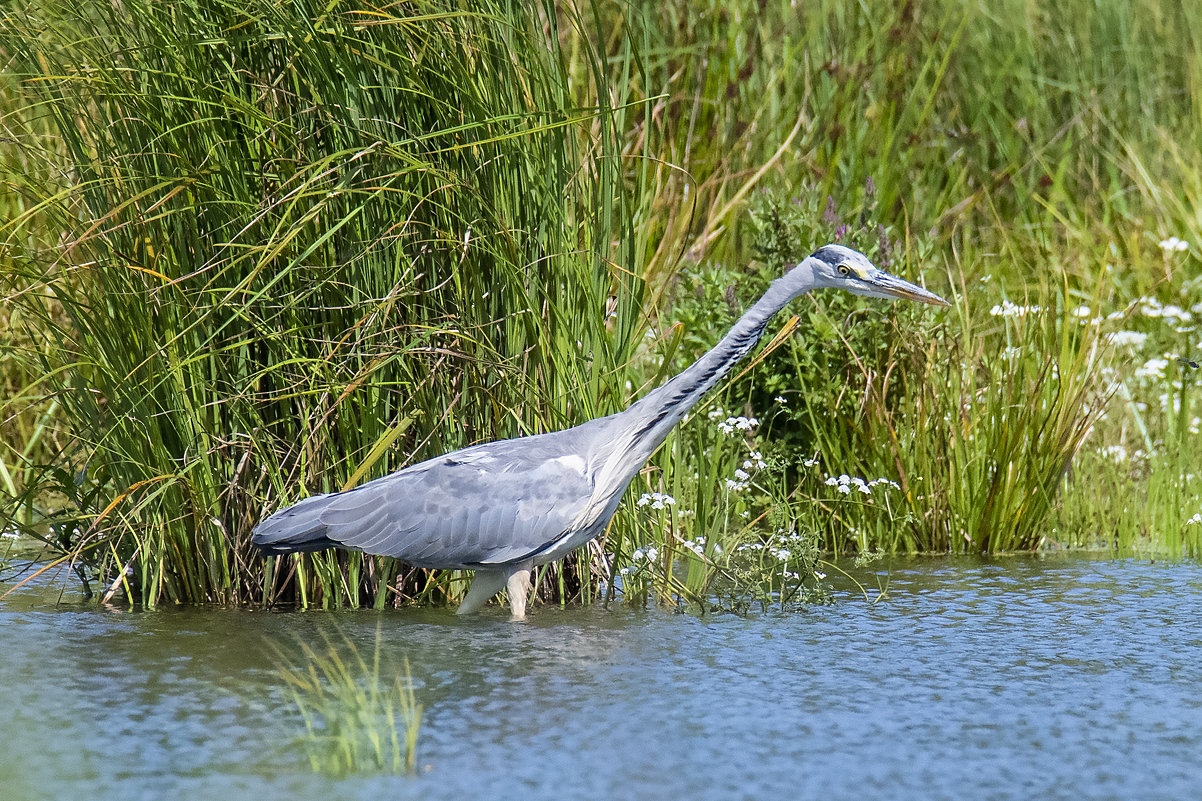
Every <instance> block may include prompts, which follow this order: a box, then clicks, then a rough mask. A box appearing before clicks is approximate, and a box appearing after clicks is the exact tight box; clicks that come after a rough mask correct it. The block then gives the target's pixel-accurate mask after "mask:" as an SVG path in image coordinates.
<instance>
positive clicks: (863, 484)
mask: <svg viewBox="0 0 1202 801" xmlns="http://www.w3.org/2000/svg"><path fill="white" fill-rule="evenodd" d="M878 484H888V485H889V486H891V487H893V488H894V489H896V490H900V489H901V487H900V486H898V484H897V482H896V481H891V480H890V479H887V478H874V479H873V480H872V481H865V480H864V479H862V478H859V477H858V476H849V475H847V474H846V473H844V474H843V475H841V476H838V477H835V476H827V477H826V485H827V486H828V487H835V488H837V489H838V490H839V492H841V493H843V494H844V495H847V494H848V493H849V492H851V491H852V489H853V488H855V489H857V490H859V491H860V492H862V493H863V494H865V495H871V494H872V488H873V487H875V486H877V485H878Z"/></svg>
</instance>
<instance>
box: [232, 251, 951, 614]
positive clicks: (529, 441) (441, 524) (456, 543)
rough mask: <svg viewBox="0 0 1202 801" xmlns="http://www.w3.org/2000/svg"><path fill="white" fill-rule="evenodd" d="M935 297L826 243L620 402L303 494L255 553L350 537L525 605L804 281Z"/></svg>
mask: <svg viewBox="0 0 1202 801" xmlns="http://www.w3.org/2000/svg"><path fill="white" fill-rule="evenodd" d="M828 288H832V289H844V290H847V291H848V292H853V293H855V294H857V295H866V296H868V297H873V298H905V299H907V300H914V301H918V302H921V303H930V304H934V305H940V306H948V305H950V304H949V303H948V302H947V301H946V300H944V299H943V298H941V297H939V296H938V295H935V294H934V293H931V292H928V291H927V290H926V289H923V288H922V287H920V286H917V285H915V284H911V283H909V282H908V281H903V280H902V279H900V278H897V277H895V276H893V275H890V274H889V273H887V272H885V271H883V270H880V269H878V268H877V267H875V266H873V264H872V263H871V262H870V261H869V260H868V259H867V258H866V257H865V256H864V255H863V254H862V253H859V252H857V251H855V250H852V249H851V248H847V247H843V246H842V245H825V246H824V247H821V248H819V249H818V250H816V251H815V252H814V253H813V254H811V255H809V256H807V257H806V258H805V259H803V260H802V261H801V262H800V263H798V264H797V265H796V266H795V267H793V269H791V270H789V271H788V272H787V273H785V274H784V275H783V276H781V277H780V278H777V279H776V280H775V281H773V282H772V284H771V285H770V286H769V287H768V290H767V291H766V292H765V293H764V295H763V296H762V297H761V298H760V299H759V300H758V301H756V303H755V304H754V305H753V306H752V307H751V308H750V309H748V310H747V312H746V313H745V314H744V315H743V316H742V317H740V318H739V320H738V321H737V322H736V323H735V324H734V326H733V327H732V328H731V329H730V331H728V332H727V334H726V336H725V337H723V338H722V341H720V342H719V343H718V344H717V345H715V346H714V347H713V348H712V349H711V350H710V351H709V352H707V353H705V354H704V355H703V356H702V357H701V358H699V359H698V360H697V361H696V362H694V363H693V364H692V365H690V366H689V367H688V368H686V369H685V370H684V371H683V372H681V373H680V374H679V375H677V376H676V377H674V378H672V379H671V380H669V381H668V382H667V383H665V384H664V385H663V386H661V387H659V388H658V389H654V390H652V391H650V392H648V393H647V394H646V395H644V396H643V397H642V398H640V399H639V400H637V401H635V402H634V403H633V404H632V405H631V406H630V408H628V409H626V410H625V411H623V412H618V413H617V414H611V415H608V416H606V417H600V418H597V419H596V420H590V421H588V422H586V423H582V424H580V425H578V426H575V427H573V428H568V429H564V430H562V431H553V432H550V433H546V434H534V435H531V436H526V437H517V438H515V439H506V440H499V441H497V442H488V443H483V444H480V445H473V446H471V447H468V448H463V449H462V450H457V451H452V452H451V453H448V454H444V455H443V456H437V457H435V458H433V459H429V460H427V461H424V462H421V463H419V464H414V465H410V466H409V467H406V468H404V469H403V470H398V471H397V472H395V473H392V474H390V475H387V476H384V477H382V478H378V479H375V480H374V481H369V482H367V483H365V484H361V485H360V486H358V487H355V488H354V489H350V490H346V491H344V492H334V493H329V494H326V495H314V496H311V497H309V498H305V499H304V500H302V501H300V502H298V503H295V504H293V505H292V506H289V507H287V508H284V509H281V510H280V511H278V512H276V513H275V514H273V515H271V516H270V517H268V518H267V519H266V520H264V521H263V522H261V523H260V524H259V525H258V526H257V527H256V528H255V530H254V534H253V538H252V540H253V542H254V544H255V545H257V546H258V547H259V548H260V549H261V550H262V551H263V553H264V554H267V555H277V554H290V553H300V552H305V551H318V550H324V549H326V548H332V547H337V548H347V549H353V550H358V551H363V552H365V553H369V554H378V555H381V556H391V557H394V558H396V559H400V560H403V561H405V562H408V563H409V564H411V565H414V566H416V567H423V568H441V569H458V570H474V571H475V577H474V578H473V581H472V584H471V587H470V589H469V590H468V592H467V595H466V596H465V597H464V599H463V602H462V603H461V604H460V606H459V610H458V612H459V614H467V613H470V612H475V611H476V610H478V609H480V608H481V607H482V606H484V604H486V603H487V602H488V600H489V599H490V598H492V597H493V596H494V595H496V594H497V593H498V592H500V591H501V590H502V589H505V590H507V591H508V596H509V606H510V611H511V612H512V618H513V619H514V620H521V619H523V618H525V616H526V600H527V597H528V596H529V593H530V577H531V571H532V570H533V569H534V568H535V567H537V566H538V565H542V564H546V563H547V562H552V561H555V560H557V559H560V558H562V557H564V556H566V555H567V554H569V553H571V552H572V551H573V550H575V549H576V548H579V547H580V546H581V545H584V544H585V543H586V542H588V541H589V540H591V539H593V538H594V537H596V536H597V535H598V534H600V533H601V532H602V531H603V530H604V529H605V526H606V525H607V524H608V523H609V521H610V518H612V517H613V515H614V512H615V511H616V510H617V508H618V503H619V502H620V501H621V499H622V495H623V494H624V493H625V492H626V488H627V486H629V484H630V482H631V481H632V480H633V479H634V477H635V475H636V474H637V473H638V471H639V470H640V469H642V466H643V464H644V463H645V462H646V461H647V459H649V458H650V457H651V455H652V454H653V453H654V452H655V450H656V449H657V448H658V447H659V446H660V444H661V443H663V441H664V439H665V438H666V437H667V436H668V433H669V432H670V431H671V430H672V428H673V427H674V426H675V425H676V424H677V423H678V422H680V420H681V419H682V418H683V417H684V416H685V414H686V413H688V411H689V409H691V408H692V407H693V405H694V404H696V403H697V402H698V401H699V400H701V398H702V397H703V396H704V395H705V394H706V393H707V392H709V391H710V390H711V389H713V388H714V386H715V385H717V384H718V382H719V381H721V380H722V378H723V377H724V376H726V375H727V373H729V372H730V370H731V368H733V367H734V366H735V364H737V363H738V362H739V360H740V359H742V358H743V357H744V356H746V355H747V353H749V352H750V351H751V349H752V348H754V347H755V345H756V343H757V342H759V340H760V337H761V336H762V335H763V333H764V329H765V327H766V326H767V325H768V323H769V321H770V320H771V319H772V318H773V317H774V316H776V314H777V312H779V311H780V310H781V309H783V308H784V307H785V305H786V304H788V303H789V302H790V301H791V300H793V299H794V298H796V297H798V296H799V295H803V294H805V293H807V292H810V291H811V290H814V289H828Z"/></svg>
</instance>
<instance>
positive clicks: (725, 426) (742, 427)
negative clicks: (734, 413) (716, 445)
mask: <svg viewBox="0 0 1202 801" xmlns="http://www.w3.org/2000/svg"><path fill="white" fill-rule="evenodd" d="M759 424H760V421H759V420H757V419H756V418H754V417H743V416H741V415H740V416H739V417H728V418H726V419H725V420H723V421H722V422H721V423H718V430H719V431H721V432H722V433H723V434H726V435H727V436H730V435H731V434H734V433H735V432H736V431H747V432H751V431H754V430H755V427H756V426H758V425H759Z"/></svg>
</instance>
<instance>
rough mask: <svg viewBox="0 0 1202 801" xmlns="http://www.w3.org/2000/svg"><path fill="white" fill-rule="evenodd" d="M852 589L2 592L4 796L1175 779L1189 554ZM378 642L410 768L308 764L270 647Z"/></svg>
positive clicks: (1187, 679) (897, 788)
mask: <svg viewBox="0 0 1202 801" xmlns="http://www.w3.org/2000/svg"><path fill="white" fill-rule="evenodd" d="M875 572H876V575H870V576H861V577H860V578H861V580H862V581H865V583H866V584H867V585H868V586H870V587H872V586H876V584H877V582H878V580H879V582H880V583H881V584H882V585H885V584H886V582H887V590H888V594H887V600H885V601H883V602H881V603H878V604H875V605H869V604H866V603H864V602H863V600H861V599H858V598H857V597H856V596H855V595H854V594H853V593H851V592H848V593H847V594H846V595H843V596H842V600H841V601H840V602H839V603H838V604H836V605H835V606H832V607H815V608H812V609H807V610H805V611H802V612H800V613H796V614H785V615H781V614H768V615H762V616H756V617H751V618H737V617H733V616H722V617H714V618H706V619H698V618H696V617H693V616H688V615H683V616H682V615H673V614H668V613H664V612H658V611H634V610H626V609H615V610H605V609H600V608H592V609H576V610H558V609H541V608H540V609H538V610H537V611H536V613H535V614H534V615H533V616H532V617H531V619H530V620H529V621H528V622H527V623H525V624H510V623H509V622H508V621H507V620H506V619H505V614H504V612H502V611H499V610H498V611H497V613H496V614H495V615H485V616H483V617H480V618H477V619H457V618H455V617H454V615H452V614H450V613H449V612H444V611H438V610H436V611H399V612H387V613H374V612H362V613H314V612H309V613H286V614H284V613H266V612H238V611H214V610H184V611H161V612H153V613H139V614H130V613H112V612H104V611H98V610H96V609H95V608H93V607H88V608H75V609H73V610H72V609H62V608H59V609H56V608H54V607H53V606H50V605H45V604H40V603H37V602H21V601H17V602H14V603H13V604H12V605H10V606H6V607H0V635H2V636H3V638H4V639H3V642H4V649H3V652H2V655H0V688H3V689H2V690H0V692H3V693H4V700H5V704H4V708H5V711H6V713H7V717H8V719H9V721H10V723H11V725H10V726H8V727H6V728H7V729H8V731H9V732H10V733H9V735H8V738H7V740H8V742H6V744H5V750H6V752H7V753H6V758H5V759H4V760H2V761H0V764H2V765H3V767H0V786H4V787H6V788H14V789H15V790H16V791H18V792H16V793H15V794H14V795H13V796H12V797H14V798H26V797H28V798H42V797H48V798H66V797H79V796H81V795H83V794H84V793H87V794H89V795H96V794H108V793H117V792H120V793H121V794H122V795H123V796H125V797H132V798H162V797H165V796H168V795H171V794H175V793H190V794H192V795H193V796H195V797H213V796H216V795H218V794H221V793H224V794H226V795H228V796H230V797H245V796H249V795H250V794H251V793H256V794H260V795H264V794H266V795H269V796H271V797H278V796H279V795H281V794H282V793H288V794H290V795H292V796H295V797H297V798H310V797H322V796H329V795H330V793H335V794H336V795H337V796H339V797H359V796H365V795H367V794H369V793H370V794H380V793H387V794H388V795H389V796H391V797H400V798H410V797H411V798H419V797H420V798H425V797H430V796H435V797H444V796H445V797H452V796H455V795H465V796H467V797H479V796H486V797H497V796H506V797H517V796H520V797H523V798H536V797H545V798H562V797H596V798H611V797H617V796H624V797H656V796H665V795H669V794H671V795H673V796H687V797H690V798H742V797H748V798H752V797H754V798H760V797H767V796H770V795H781V794H782V793H783V794H786V795H787V796H788V797H797V796H798V795H800V796H802V797H824V798H832V799H837V798H851V797H861V796H864V795H868V794H875V795H883V796H885V797H889V798H923V799H930V798H961V797H965V793H966V788H971V790H972V792H971V793H968V795H970V796H972V797H1016V796H1020V795H1021V796H1023V797H1039V798H1054V797H1065V798H1069V797H1072V798H1124V799H1133V798H1184V797H1190V796H1191V795H1192V794H1193V793H1194V788H1195V786H1196V781H1197V768H1196V755H1197V753H1199V750H1200V746H1202V734H1200V733H1199V727H1198V725H1197V723H1198V721H1199V720H1202V714H1200V712H1202V710H1200V709H1199V706H1200V705H1202V692H1200V691H1199V689H1198V688H1199V686H1202V684H1200V681H1199V680H1200V679H1202V668H1200V667H1199V666H1200V665H1202V625H1200V624H1199V623H1198V615H1197V612H1196V606H1195V600H1196V598H1197V597H1198V595H1199V590H1202V568H1199V566H1197V565H1192V564H1180V565H1164V564H1148V563H1144V562H1133V561H1121V560H1120V561H1108V560H1088V559H1081V558H1064V557H1057V558H1054V559H1005V560H998V561H994V562H979V561H978V562H948V561H945V560H905V561H894V562H893V563H892V565H888V566H884V565H878V566H877V570H876V571H875ZM378 626H383V627H384V631H385V633H386V636H385V638H384V644H383V646H382V651H383V652H382V654H381V657H382V660H383V662H384V664H385V665H387V664H395V665H400V664H402V661H403V660H404V659H405V658H408V660H409V664H410V668H411V671H412V674H413V677H414V679H415V681H416V683H417V685H416V686H417V688H418V701H419V702H420V703H421V704H422V705H423V707H424V709H425V715H424V717H423V722H422V730H421V738H420V741H419V748H418V764H419V776H418V777H417V778H406V777H394V776H359V777H353V778H351V779H347V780H344V781H341V782H334V781H333V780H330V779H326V778H323V777H320V776H315V775H313V774H312V773H310V772H309V771H308V766H307V763H306V762H305V760H304V759H303V757H302V756H301V754H300V753H299V751H298V750H297V748H296V747H295V745H294V743H292V742H291V738H292V737H294V736H295V735H296V734H297V733H298V732H297V729H296V723H297V721H296V717H295V714H294V711H293V710H292V709H291V708H290V703H289V701H288V698H287V695H286V693H285V692H284V688H283V686H282V683H281V682H280V677H279V675H278V672H277V664H278V660H279V657H278V655H276V654H273V652H272V649H271V648H270V647H268V645H269V644H275V645H276V646H278V647H283V648H285V649H287V647H288V644H289V643H296V642H299V641H306V642H310V643H316V642H319V641H321V639H322V637H323V634H332V635H333V638H334V639H335V640H336V641H338V640H341V638H345V639H346V641H347V642H349V643H350V644H351V645H352V646H353V647H355V648H357V649H359V650H360V652H361V653H364V654H370V653H371V651H372V649H373V648H374V647H375V641H376V632H377V627H378Z"/></svg>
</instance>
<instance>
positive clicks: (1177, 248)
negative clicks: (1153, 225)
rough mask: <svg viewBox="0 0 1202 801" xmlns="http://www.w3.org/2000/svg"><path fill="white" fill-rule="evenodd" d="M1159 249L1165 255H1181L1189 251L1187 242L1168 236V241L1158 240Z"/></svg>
mask: <svg viewBox="0 0 1202 801" xmlns="http://www.w3.org/2000/svg"><path fill="white" fill-rule="evenodd" d="M1160 249H1161V250H1163V251H1164V252H1165V253H1183V252H1185V251H1187V250H1189V242H1186V241H1185V240H1183V239H1178V238H1177V237H1175V236H1170V237H1169V238H1168V239H1162V240H1160Z"/></svg>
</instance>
